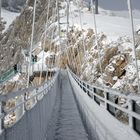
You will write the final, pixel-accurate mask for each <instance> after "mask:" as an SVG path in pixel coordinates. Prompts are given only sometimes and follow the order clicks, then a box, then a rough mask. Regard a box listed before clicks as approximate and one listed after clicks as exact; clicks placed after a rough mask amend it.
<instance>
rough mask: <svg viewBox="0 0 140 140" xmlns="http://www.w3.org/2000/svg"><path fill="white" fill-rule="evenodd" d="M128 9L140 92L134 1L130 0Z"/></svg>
mask: <svg viewBox="0 0 140 140" xmlns="http://www.w3.org/2000/svg"><path fill="white" fill-rule="evenodd" d="M127 2H128V10H129V16H130V23H131V33H132V42H133V54H134V61H135V67H136V75H137V80H138V93H139V92H140V81H139V80H140V77H139V68H138V62H137V55H136V47H135V45H136V43H135V35H134V22H133V14H132V1H131V0H128V1H127Z"/></svg>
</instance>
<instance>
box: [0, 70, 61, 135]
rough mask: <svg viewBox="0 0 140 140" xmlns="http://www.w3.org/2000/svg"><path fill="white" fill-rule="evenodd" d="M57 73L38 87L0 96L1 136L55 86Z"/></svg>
mask: <svg viewBox="0 0 140 140" xmlns="http://www.w3.org/2000/svg"><path fill="white" fill-rule="evenodd" d="M58 73H59V72H57V73H56V74H55V76H54V77H53V78H52V80H51V81H48V82H46V83H44V84H42V85H41V86H38V87H30V88H27V89H24V90H21V91H17V92H12V93H9V94H6V95H1V96H0V135H1V133H2V132H3V130H5V129H7V128H10V127H12V126H13V125H15V124H16V123H17V122H18V121H19V120H20V119H21V118H22V117H23V115H24V114H25V113H26V111H28V110H31V109H32V108H33V107H34V106H35V105H36V104H37V103H38V101H40V100H41V99H43V97H44V96H45V95H47V93H48V92H49V91H50V89H51V88H52V86H53V85H54V83H55V81H56V78H57V76H58Z"/></svg>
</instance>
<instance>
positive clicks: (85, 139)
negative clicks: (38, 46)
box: [0, 0, 140, 140]
mask: <svg viewBox="0 0 140 140" xmlns="http://www.w3.org/2000/svg"><path fill="white" fill-rule="evenodd" d="M48 1H49V3H50V0H48ZM128 1H129V0H128ZM91 4H92V13H93V18H94V27H95V35H96V45H97V48H98V49H99V46H98V38H97V30H96V28H97V27H96V19H95V15H94V10H93V1H91ZM58 5H59V4H58V1H56V9H57V10H56V11H57V17H58V28H59V39H60V42H61V40H62V39H63V37H64V36H63V37H62V36H61V35H60V31H61V26H62V24H63V25H64V24H65V25H66V26H67V29H66V30H67V31H66V35H65V37H66V38H67V39H68V31H69V17H68V15H69V10H68V9H69V1H67V18H66V21H65V22H64V21H63V23H62V22H61V20H60V15H59V10H58V9H59V8H58ZM49 8H50V4H48V9H49ZM35 9H36V0H35V2H34V14H33V25H32V39H31V47H30V64H29V66H28V79H27V88H26V89H23V90H20V91H15V92H12V93H9V94H5V95H0V140H132V139H133V140H139V139H140V107H139V105H138V103H139V101H140V96H139V95H135V96H132V95H127V93H122V92H120V91H117V90H113V89H111V88H107V87H103V86H99V85H96V84H89V83H88V82H86V81H84V80H82V79H80V77H79V76H77V75H76V74H75V73H74V72H73V71H72V69H71V67H70V65H69V64H70V63H72V62H71V61H70V59H69V57H68V54H67V57H68V58H67V59H68V65H66V69H58V68H57V69H56V71H55V73H54V74H53V75H52V78H51V79H50V80H47V81H45V82H44V83H43V84H40V85H38V86H33V87H30V86H29V83H30V76H31V72H30V71H31V69H32V64H31V63H32V62H31V60H32V47H33V34H34V22H35ZM129 10H130V17H131V21H132V11H131V3H130V1H129ZM79 11H80V9H79ZM48 13H49V10H48ZM48 13H47V14H48ZM79 17H80V22H82V17H81V13H79ZM47 19H48V15H47ZM82 28H83V27H82V24H81V29H82ZM46 32H47V29H46V30H45V34H46ZM52 32H54V31H52ZM132 32H134V31H133V23H132ZM132 35H134V34H132ZM133 42H134V44H133V45H134V47H135V41H134V39H133ZM44 43H45V41H44ZM63 43H64V42H63ZM83 44H84V42H83ZM63 45H65V46H64V48H58V49H60V50H61V51H62V49H63V51H66V53H67V47H68V42H67V41H66V42H65V44H63ZM43 49H44V48H43ZM84 49H85V48H84ZM50 50H51V47H50ZM99 53H100V51H99ZM134 54H135V49H134ZM43 57H44V55H43ZM99 57H100V54H99ZM79 58H80V57H79ZM43 61H44V59H42V64H41V66H42V65H43ZM80 62H81V60H80ZM49 63H51V62H49ZM136 66H137V62H136ZM100 69H102V68H101V64H100ZM137 70H138V68H137ZM101 71H102V70H101ZM37 72H38V73H39V74H38V75H39V76H40V77H42V75H44V74H43V73H45V76H46V77H47V76H48V73H49V72H48V70H47V68H46V70H44V68H43V66H42V70H40V69H38V71H37ZM137 72H138V71H137ZM9 73H10V72H9ZM137 74H138V73H137ZM9 77H10V76H9ZM112 96H120V97H122V98H124V99H126V101H127V102H128V104H127V107H125V108H124V107H122V106H120V105H118V104H117V102H114V101H113V100H112V98H111V97H112ZM12 99H13V100H15V104H14V105H10V106H11V107H10V108H6V104H7V102H8V101H10V100H12ZM116 110H119V111H121V112H122V113H124V114H126V115H127V119H128V122H127V123H126V124H124V123H123V122H122V121H120V120H118V119H117V118H116V117H115V111H116Z"/></svg>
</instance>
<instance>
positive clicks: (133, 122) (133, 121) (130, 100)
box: [68, 69, 140, 134]
mask: <svg viewBox="0 0 140 140" xmlns="http://www.w3.org/2000/svg"><path fill="white" fill-rule="evenodd" d="M68 71H69V74H70V76H72V78H73V80H75V82H76V83H77V85H78V87H79V88H80V89H82V90H83V92H84V93H87V95H88V96H89V97H90V98H91V99H92V100H93V101H95V103H97V105H99V106H100V107H103V108H105V110H106V111H107V112H109V113H110V114H111V115H113V116H114V118H116V116H115V112H116V111H117V110H118V111H121V113H122V114H123V115H126V116H127V118H128V122H127V123H128V125H129V126H130V128H132V129H133V130H134V131H135V132H137V133H138V134H140V105H139V102H140V96H136V95H135V96H132V95H126V94H124V93H120V92H119V91H116V90H113V89H109V88H107V87H101V86H98V85H90V84H88V83H87V82H85V81H83V80H81V79H80V78H79V77H77V76H76V75H75V74H74V73H73V72H72V71H70V70H69V69H68ZM74 86H76V85H73V87H74ZM78 92H80V91H78ZM114 96H117V97H120V98H123V99H125V100H126V102H127V105H126V106H125V107H124V106H121V105H119V104H117V102H115V101H114V100H112V99H113V98H111V97H114ZM82 104H83V103H82ZM116 119H117V118H116ZM120 122H122V121H120Z"/></svg>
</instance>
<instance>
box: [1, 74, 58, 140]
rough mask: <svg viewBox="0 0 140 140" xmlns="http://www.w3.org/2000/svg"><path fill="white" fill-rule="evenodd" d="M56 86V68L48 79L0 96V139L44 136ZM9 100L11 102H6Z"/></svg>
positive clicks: (39, 138) (26, 139) (20, 139)
mask: <svg viewBox="0 0 140 140" xmlns="http://www.w3.org/2000/svg"><path fill="white" fill-rule="evenodd" d="M58 86H59V84H58V72H57V73H56V75H55V76H54V78H53V79H52V81H50V82H49V83H45V84H43V85H41V86H39V87H31V88H28V89H24V90H22V91H18V92H13V93H11V94H8V95H2V96H0V102H1V106H0V107H1V109H0V110H1V111H2V113H1V114H0V118H1V119H0V124H1V126H0V132H1V134H0V139H1V140H29V139H33V140H43V139H46V137H47V129H48V128H47V127H48V123H49V119H50V117H51V113H52V110H53V106H54V104H55V96H56V94H57V92H59V91H58V88H59V87H58ZM13 100H14V102H15V104H14V105H13V106H12V105H11V104H10V103H9V102H11V101H13ZM6 103H8V105H9V106H10V107H9V106H8V107H7V104H6ZM11 106H12V107H11Z"/></svg>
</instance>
